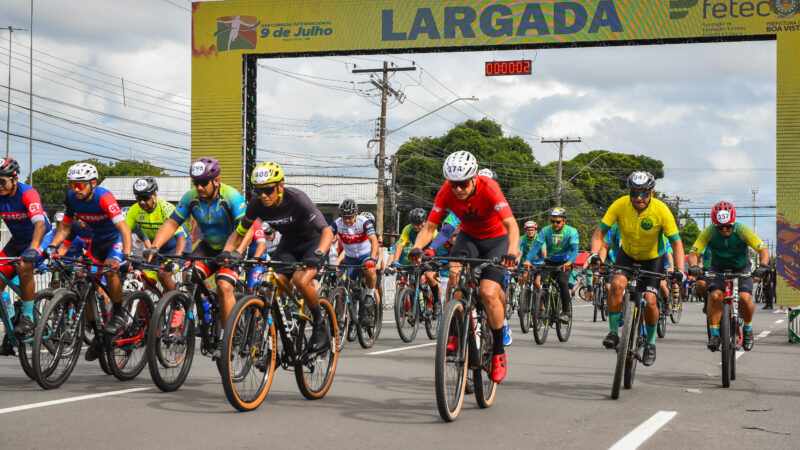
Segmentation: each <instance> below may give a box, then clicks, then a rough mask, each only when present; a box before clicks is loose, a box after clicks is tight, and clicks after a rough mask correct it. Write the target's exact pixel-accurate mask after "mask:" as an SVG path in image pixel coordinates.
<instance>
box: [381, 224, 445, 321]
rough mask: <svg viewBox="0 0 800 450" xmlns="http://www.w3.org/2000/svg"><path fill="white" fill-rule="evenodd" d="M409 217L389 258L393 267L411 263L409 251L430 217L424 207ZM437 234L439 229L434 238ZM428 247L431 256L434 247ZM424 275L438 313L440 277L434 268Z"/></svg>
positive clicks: (439, 305)
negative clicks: (408, 222)
mask: <svg viewBox="0 0 800 450" xmlns="http://www.w3.org/2000/svg"><path fill="white" fill-rule="evenodd" d="M408 219H409V221H410V222H411V223H410V224H408V225H406V227H405V228H403V232H402V233H401V234H400V239H398V240H397V243H395V250H394V255H393V256H392V257H391V258H389V267H390V268H392V269H394V268H396V267H397V266H400V265H406V264H409V261H408V252H409V250H411V247H413V245H414V242H415V241H416V240H417V234H418V233H419V232H420V230H422V227H423V226H424V225H425V222H426V221H427V219H428V214H427V213H426V212H425V210H424V209H422V208H414V209H412V210H411V212H409V213H408ZM437 235H438V231H436V232H434V234H433V237H434V239H435V238H436V236H437ZM445 241H446V240H445ZM428 249H430V256H433V254H434V251H433V247H431V246H428V247H427V248H426V250H428ZM423 276H424V277H425V280H426V282H427V283H428V286H430V288H431V292H432V293H433V302H434V304H435V308H436V310H437V314H438V312H439V310H440V308H441V304H442V302H441V301H440V297H441V294H440V289H441V288H440V286H439V277H438V276H437V275H436V272H434V271H432V270H431V271H428V272H425V273H424V275H423Z"/></svg>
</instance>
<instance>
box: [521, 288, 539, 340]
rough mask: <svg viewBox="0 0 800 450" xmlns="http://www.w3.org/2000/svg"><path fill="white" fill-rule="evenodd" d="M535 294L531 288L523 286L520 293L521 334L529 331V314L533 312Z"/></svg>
mask: <svg viewBox="0 0 800 450" xmlns="http://www.w3.org/2000/svg"><path fill="white" fill-rule="evenodd" d="M534 295H535V293H534V292H533V289H532V287H530V286H528V285H527V284H526V285H525V288H524V290H523V291H522V301H520V302H519V328H520V330H521V331H522V332H523V333H527V332H529V331H530V330H531V321H532V319H531V312H532V311H533V305H532V303H533V298H534Z"/></svg>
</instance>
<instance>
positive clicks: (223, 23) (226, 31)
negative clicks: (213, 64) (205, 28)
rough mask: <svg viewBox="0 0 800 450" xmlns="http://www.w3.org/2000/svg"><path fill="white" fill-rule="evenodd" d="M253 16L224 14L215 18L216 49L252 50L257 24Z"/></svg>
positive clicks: (259, 22)
mask: <svg viewBox="0 0 800 450" xmlns="http://www.w3.org/2000/svg"><path fill="white" fill-rule="evenodd" d="M260 24H261V21H259V20H258V19H257V18H255V17H253V16H226V17H220V18H218V19H217V31H216V33H214V37H216V38H217V50H218V51H221V52H224V51H226V50H253V49H255V48H256V44H257V43H258V26H259V25H260Z"/></svg>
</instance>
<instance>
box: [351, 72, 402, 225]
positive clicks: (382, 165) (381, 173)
mask: <svg viewBox="0 0 800 450" xmlns="http://www.w3.org/2000/svg"><path fill="white" fill-rule="evenodd" d="M413 70H417V68H416V67H392V68H389V63H388V62H387V61H384V62H383V68H382V69H353V73H376V72H382V73H383V82H382V83H378V82H376V81H374V80H373V81H372V84H374V85H375V86H377V87H378V89H380V90H381V124H380V127H381V135H380V150H379V153H378V158H377V161H376V162H377V164H376V166H377V168H378V194H377V197H378V198H377V202H376V203H377V206H378V208H377V209H378V211H377V212H378V214H376V217H375V228H377V230H376V231H377V232H378V234H383V209H384V188H385V187H386V170H385V169H386V98H387V97H388V95H389V94H390V93H391V94H392V95H394V96H395V98H398V99H400V98H401V97H402V94H401V93H399V92H397V91H396V90H395V89H394V88H392V87H391V86H389V72H405V71H413Z"/></svg>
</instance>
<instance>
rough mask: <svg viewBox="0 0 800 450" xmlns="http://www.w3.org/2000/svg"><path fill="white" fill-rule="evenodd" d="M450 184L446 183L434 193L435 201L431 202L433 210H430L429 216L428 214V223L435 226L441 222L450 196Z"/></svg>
mask: <svg viewBox="0 0 800 450" xmlns="http://www.w3.org/2000/svg"><path fill="white" fill-rule="evenodd" d="M449 183H450V182H447V183H445V184H444V186H442V187H441V188H440V189H439V192H438V193H436V199H435V200H434V201H433V208H431V212H430V214H428V222H433V223H435V224H436V225H439V224H440V223H441V222H442V218H443V217H444V213H445V212H446V211H447V206H448V200H449V197H450V196H451V195H453V194H452V193H451V192H450V184H449Z"/></svg>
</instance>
